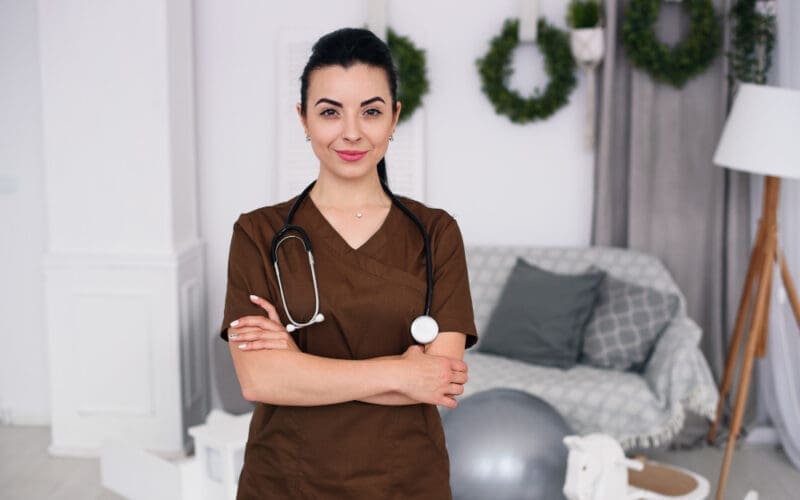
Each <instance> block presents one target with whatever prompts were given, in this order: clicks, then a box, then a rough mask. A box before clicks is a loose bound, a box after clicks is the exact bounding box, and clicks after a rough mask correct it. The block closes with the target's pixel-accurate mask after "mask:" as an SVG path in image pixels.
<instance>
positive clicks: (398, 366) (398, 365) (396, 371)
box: [384, 356, 406, 394]
mask: <svg viewBox="0 0 800 500" xmlns="http://www.w3.org/2000/svg"><path fill="white" fill-rule="evenodd" d="M384 373H385V374H386V381H385V384H386V388H387V390H388V391H393V392H399V393H402V394H405V389H406V381H405V370H404V369H403V360H402V358H401V357H400V356H393V357H392V359H388V360H386V369H385V370H384Z"/></svg>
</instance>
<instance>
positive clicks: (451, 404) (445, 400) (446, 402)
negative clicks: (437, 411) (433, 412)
mask: <svg viewBox="0 0 800 500" xmlns="http://www.w3.org/2000/svg"><path fill="white" fill-rule="evenodd" d="M436 404H438V405H441V406H445V407H447V408H450V409H453V408H455V407H456V406H457V405H458V403H457V402H456V400H455V399H453V398H451V397H448V396H447V395H444V396H442V397H441V398H440V399H439V402H438V403H436Z"/></svg>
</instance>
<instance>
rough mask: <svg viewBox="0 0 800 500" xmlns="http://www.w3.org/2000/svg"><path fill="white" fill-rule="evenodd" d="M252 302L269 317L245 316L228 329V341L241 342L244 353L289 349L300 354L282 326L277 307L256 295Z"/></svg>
mask: <svg viewBox="0 0 800 500" xmlns="http://www.w3.org/2000/svg"><path fill="white" fill-rule="evenodd" d="M250 300H251V301H252V302H253V303H255V304H258V305H259V306H261V307H262V308H263V309H264V310H265V311H267V315H268V317H266V318H265V317H264V316H245V317H243V318H239V319H238V320H236V321H234V322H232V323H231V326H229V327H228V341H229V342H240V344H239V349H241V350H244V351H258V350H261V349H288V350H290V351H297V352H300V348H299V347H297V344H296V343H295V341H294V339H293V338H292V336H291V335H290V334H289V332H287V331H286V327H284V326H283V324H281V320H280V317H279V316H278V311H276V310H275V306H273V305H272V304H270V303H269V301H267V300H264V299H262V298H261V297H256V296H255V295H251V296H250ZM234 325H235V327H234Z"/></svg>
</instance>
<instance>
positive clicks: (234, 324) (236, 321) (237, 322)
mask: <svg viewBox="0 0 800 500" xmlns="http://www.w3.org/2000/svg"><path fill="white" fill-rule="evenodd" d="M238 324H239V320H238V319H237V320H235V321H231V326H236V325H238Z"/></svg>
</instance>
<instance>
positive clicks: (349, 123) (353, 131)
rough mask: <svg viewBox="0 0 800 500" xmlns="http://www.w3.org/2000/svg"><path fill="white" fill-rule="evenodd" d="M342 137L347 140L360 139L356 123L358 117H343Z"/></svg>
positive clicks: (354, 140) (355, 140)
mask: <svg viewBox="0 0 800 500" xmlns="http://www.w3.org/2000/svg"><path fill="white" fill-rule="evenodd" d="M342 138H343V139H344V140H345V141H348V142H358V140H359V139H361V129H360V128H359V125H358V117H357V116H354V115H350V116H348V117H347V118H345V119H344V130H343V131H342Z"/></svg>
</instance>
